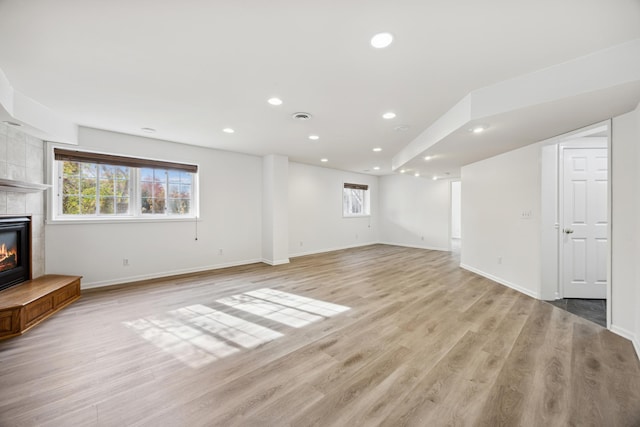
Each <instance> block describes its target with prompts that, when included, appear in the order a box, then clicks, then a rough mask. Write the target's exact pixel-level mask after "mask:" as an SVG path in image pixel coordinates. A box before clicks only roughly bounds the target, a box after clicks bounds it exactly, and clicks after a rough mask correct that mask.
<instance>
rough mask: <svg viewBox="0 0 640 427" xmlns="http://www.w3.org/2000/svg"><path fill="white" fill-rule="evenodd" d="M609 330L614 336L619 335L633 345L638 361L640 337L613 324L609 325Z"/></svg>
mask: <svg viewBox="0 0 640 427" xmlns="http://www.w3.org/2000/svg"><path fill="white" fill-rule="evenodd" d="M609 330H610V331H611V332H613V333H614V334H616V335H620V336H621V337H622V338H626V339H628V340H629V341H631V344H633V348H634V349H635V350H636V357H637V358H638V360H640V337H638V336H637V335H636V334H634V333H633V332H631V331H629V330H627V329H625V328H621V327H620V326H616V325H613V324H612V325H611V327H610V328H609Z"/></svg>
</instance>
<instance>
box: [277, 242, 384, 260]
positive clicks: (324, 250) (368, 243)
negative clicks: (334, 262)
mask: <svg viewBox="0 0 640 427" xmlns="http://www.w3.org/2000/svg"><path fill="white" fill-rule="evenodd" d="M379 243H380V242H367V243H358V244H357V245H349V246H338V247H333V248H325V249H317V250H313V251H306V252H296V253H294V254H291V253H290V254H289V258H296V257H299V256H307V255H316V254H323V253H326V252H333V251H341V250H344V249H352V248H360V247H363V246H371V245H377V244H379Z"/></svg>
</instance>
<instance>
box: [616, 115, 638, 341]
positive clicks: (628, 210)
mask: <svg viewBox="0 0 640 427" xmlns="http://www.w3.org/2000/svg"><path fill="white" fill-rule="evenodd" d="M611 132H612V145H611V157H612V159H611V161H612V162H611V163H612V167H611V169H612V171H611V172H612V176H611V181H612V194H611V203H612V207H613V215H612V221H611V226H612V228H611V232H612V236H611V244H612V247H611V250H612V266H611V283H612V290H611V291H612V295H611V299H612V305H611V329H612V330H613V331H615V332H617V333H619V334H620V335H623V336H626V337H627V338H629V339H632V340H634V342H635V344H636V350H637V351H640V345H639V344H640V310H639V309H640V290H638V287H639V285H640V267H639V266H638V260H639V259H640V246H639V243H638V241H639V239H638V237H640V204H639V201H638V200H639V197H640V173H639V172H638V168H639V166H640V149H639V148H638V145H639V144H640V107H639V108H637V109H636V110H635V111H633V112H631V113H628V114H624V115H622V116H619V117H616V118H614V119H613V122H612V130H611Z"/></svg>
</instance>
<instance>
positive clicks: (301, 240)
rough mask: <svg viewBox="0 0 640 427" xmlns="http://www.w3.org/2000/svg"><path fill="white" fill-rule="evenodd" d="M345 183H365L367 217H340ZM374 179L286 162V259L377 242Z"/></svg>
mask: <svg viewBox="0 0 640 427" xmlns="http://www.w3.org/2000/svg"><path fill="white" fill-rule="evenodd" d="M345 182H348V183H352V184H366V185H368V186H369V194H370V197H371V215H370V216H368V217H361V218H344V217H343V216H342V189H343V185H344V183H345ZM378 203H379V192H378V177H376V176H371V175H364V174H357V173H351V172H343V171H338V170H334V169H327V168H320V167H317V166H310V165H305V164H302V163H295V162H290V163H289V256H292V257H293V256H300V255H305V254H312V253H318V252H326V251H330V250H334V249H343V248H348V247H354V246H362V245H368V244H372V243H377V242H378V229H377V218H378Z"/></svg>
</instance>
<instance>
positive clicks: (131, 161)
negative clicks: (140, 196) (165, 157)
mask: <svg viewBox="0 0 640 427" xmlns="http://www.w3.org/2000/svg"><path fill="white" fill-rule="evenodd" d="M53 155H54V158H55V159H56V160H61V161H66V162H83V163H98V164H102V165H114V166H126V167H130V168H158V169H172V170H179V171H183V172H190V173H197V172H198V165H190V164H186V163H175V162H166V161H162V160H151V159H139V158H137V157H125V156H114V155H112V154H102V153H90V152H87V151H77V150H65V149H63V148H54V149H53Z"/></svg>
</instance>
